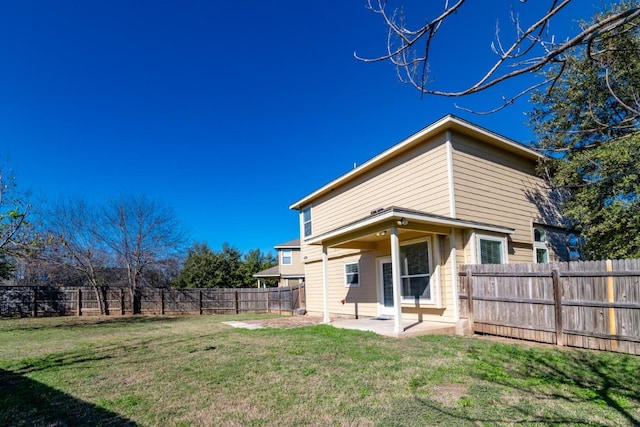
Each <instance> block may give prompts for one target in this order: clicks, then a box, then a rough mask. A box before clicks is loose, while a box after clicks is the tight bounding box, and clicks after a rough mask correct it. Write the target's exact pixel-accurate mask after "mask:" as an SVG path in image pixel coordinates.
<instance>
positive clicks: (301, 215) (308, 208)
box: [300, 205, 313, 239]
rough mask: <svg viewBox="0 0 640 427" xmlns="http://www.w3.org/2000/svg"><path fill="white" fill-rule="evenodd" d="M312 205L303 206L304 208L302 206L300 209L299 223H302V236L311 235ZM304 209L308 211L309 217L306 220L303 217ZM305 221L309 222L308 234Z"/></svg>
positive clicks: (307, 236)
mask: <svg viewBox="0 0 640 427" xmlns="http://www.w3.org/2000/svg"><path fill="white" fill-rule="evenodd" d="M311 208H312V206H311V205H309V206H305V207H304V208H302V209H301V210H300V223H301V225H302V230H301V231H302V236H303V237H304V238H305V239H306V238H309V237H311V236H313V212H312V209H311ZM305 211H309V219H308V220H307V221H305V219H304V212H305ZM307 223H308V224H309V234H307V233H306V225H307Z"/></svg>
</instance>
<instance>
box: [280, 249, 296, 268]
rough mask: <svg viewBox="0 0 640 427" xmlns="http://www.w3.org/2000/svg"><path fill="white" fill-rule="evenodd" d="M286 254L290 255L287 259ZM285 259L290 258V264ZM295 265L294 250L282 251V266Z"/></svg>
mask: <svg viewBox="0 0 640 427" xmlns="http://www.w3.org/2000/svg"><path fill="white" fill-rule="evenodd" d="M285 252H286V253H288V254H289V255H288V256H287V257H285ZM285 258H289V262H285V261H284V260H285ZM291 264H293V250H292V249H282V250H280V265H291Z"/></svg>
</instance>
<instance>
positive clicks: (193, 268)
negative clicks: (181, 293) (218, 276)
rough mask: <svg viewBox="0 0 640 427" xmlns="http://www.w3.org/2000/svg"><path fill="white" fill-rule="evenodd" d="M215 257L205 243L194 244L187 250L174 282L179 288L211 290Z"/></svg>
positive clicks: (215, 266)
mask: <svg viewBox="0 0 640 427" xmlns="http://www.w3.org/2000/svg"><path fill="white" fill-rule="evenodd" d="M216 268H217V265H216V255H215V254H214V253H213V251H212V250H211V248H209V246H208V245H207V244H206V243H195V244H194V245H193V246H192V247H190V248H189V249H188V250H187V258H186V259H185V261H184V264H183V266H182V271H181V272H180V275H179V276H178V278H177V280H176V286H178V287H180V288H213V287H215V286H214V284H215V283H214V277H215V271H216Z"/></svg>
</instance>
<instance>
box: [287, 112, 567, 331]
mask: <svg viewBox="0 0 640 427" xmlns="http://www.w3.org/2000/svg"><path fill="white" fill-rule="evenodd" d="M540 159H541V155H540V154H539V153H537V152H536V151H534V150H532V149H530V148H528V147H526V146H524V145H521V144H518V143H516V142H514V141H512V140H509V139H507V138H505V137H503V136H500V135H498V134H495V133H493V132H491V131H488V130H486V129H483V128H481V127H479V126H476V125H474V124H472V123H469V122H466V121H464V120H462V119H460V118H457V117H454V116H446V117H444V118H442V119H440V120H438V121H437V122H435V123H433V124H432V125H430V126H428V127H426V128H425V129H423V130H421V131H420V132H418V133H416V134H414V135H412V136H410V137H409V138H407V139H405V140H404V141H402V142H400V143H399V144H397V145H395V146H393V147H391V148H390V149H388V150H386V151H385V152H383V153H381V154H379V155H378V156H376V157H374V158H372V159H370V160H369V161H367V162H366V163H364V164H362V165H361V166H359V167H357V168H355V169H353V170H351V171H350V172H348V173H347V174H345V175H343V176H341V177H339V178H337V179H335V180H334V181H332V182H330V183H328V184H327V185H325V186H323V187H322V188H320V189H318V190H316V191H314V192H313V193H311V194H309V195H308V196H305V197H303V198H302V199H300V200H298V201H297V202H295V203H293V204H292V205H291V206H290V208H291V209H296V210H299V211H300V236H301V240H300V242H301V247H300V249H301V256H302V262H303V264H304V270H305V276H306V300H307V311H308V312H309V313H310V314H318V315H322V316H324V320H325V321H326V322H329V321H330V318H331V316H341V317H343V316H361V317H378V316H390V317H393V318H395V329H396V332H400V331H401V327H402V326H401V325H402V320H403V318H404V319H405V320H418V321H423V320H424V321H436V322H446V323H456V322H458V321H459V320H460V319H459V311H458V306H457V303H458V298H457V286H456V280H457V273H458V266H459V265H461V264H470V263H522V262H549V261H553V260H559V259H565V258H566V256H567V252H566V245H565V244H564V230H563V229H562V228H561V227H560V226H561V216H560V214H559V210H558V208H557V203H556V202H555V200H554V198H553V197H551V194H550V193H549V192H548V191H547V190H546V189H545V188H544V186H543V182H542V180H541V179H539V178H538V177H537V176H536V174H535V168H536V164H537V162H538V161H539V160H540Z"/></svg>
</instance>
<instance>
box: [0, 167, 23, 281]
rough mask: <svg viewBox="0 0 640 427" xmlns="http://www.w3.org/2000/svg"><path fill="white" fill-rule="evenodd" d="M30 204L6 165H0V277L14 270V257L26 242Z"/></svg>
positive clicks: (9, 274)
mask: <svg viewBox="0 0 640 427" xmlns="http://www.w3.org/2000/svg"><path fill="white" fill-rule="evenodd" d="M29 211H30V205H29V204H28V203H27V201H26V194H24V193H21V192H19V191H18V186H17V181H16V178H15V176H13V175H12V174H11V173H10V171H7V168H6V166H5V167H0V279H1V278H4V279H6V278H8V277H10V276H11V273H12V272H13V271H14V270H15V263H14V258H15V256H17V255H19V251H20V249H22V248H23V247H24V245H25V243H26V241H27V240H28V239H27V236H28V233H29V224H28V223H27V222H26V219H27V216H28V215H29Z"/></svg>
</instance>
